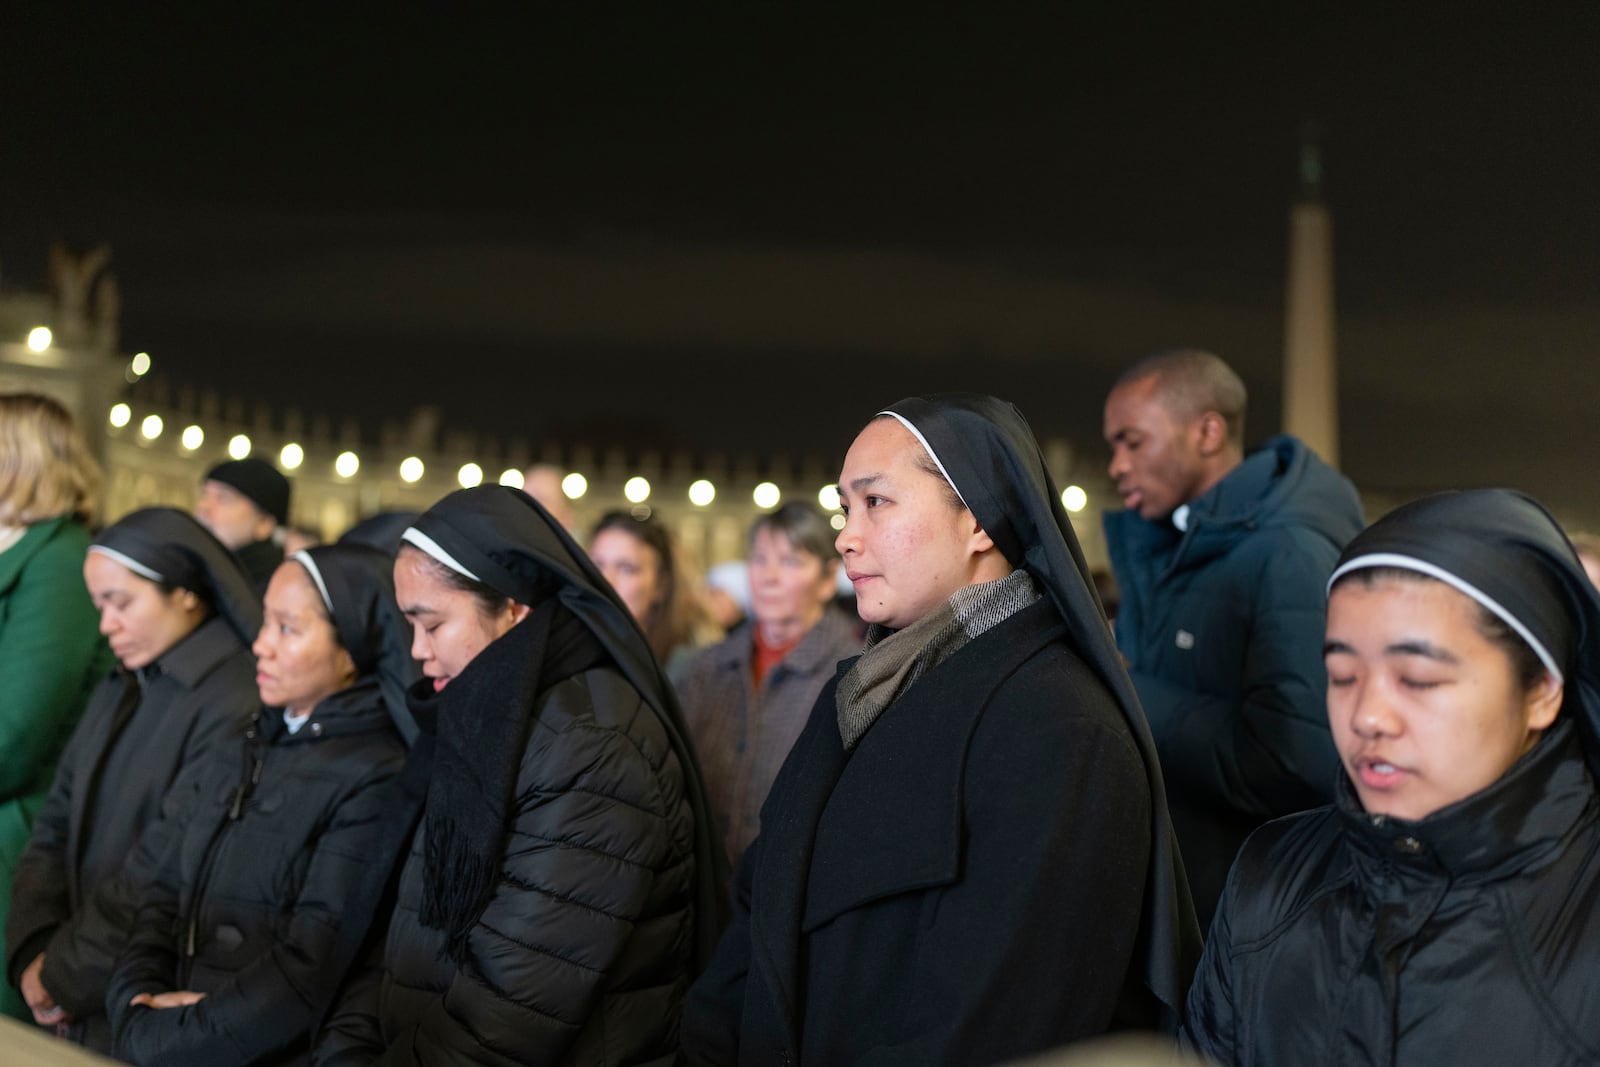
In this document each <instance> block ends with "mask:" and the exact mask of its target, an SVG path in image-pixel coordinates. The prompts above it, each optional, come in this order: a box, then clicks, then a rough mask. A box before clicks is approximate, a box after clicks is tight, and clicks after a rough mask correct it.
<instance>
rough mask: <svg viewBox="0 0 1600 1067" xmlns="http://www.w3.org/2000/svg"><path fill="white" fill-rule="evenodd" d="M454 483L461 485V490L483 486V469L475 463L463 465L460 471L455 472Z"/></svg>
mask: <svg viewBox="0 0 1600 1067" xmlns="http://www.w3.org/2000/svg"><path fill="white" fill-rule="evenodd" d="M456 481H458V482H460V483H461V488H463V489H471V488H473V487H474V486H479V485H482V484H483V468H482V467H480V466H478V465H477V464H476V463H463V464H462V465H461V469H460V470H458V471H456Z"/></svg>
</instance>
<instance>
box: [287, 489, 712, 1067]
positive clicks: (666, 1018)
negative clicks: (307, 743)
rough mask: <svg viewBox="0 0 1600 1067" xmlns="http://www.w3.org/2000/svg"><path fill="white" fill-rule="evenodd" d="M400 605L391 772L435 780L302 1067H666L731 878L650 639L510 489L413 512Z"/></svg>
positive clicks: (543, 517) (458, 496)
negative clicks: (393, 883) (402, 655)
mask: <svg viewBox="0 0 1600 1067" xmlns="http://www.w3.org/2000/svg"><path fill="white" fill-rule="evenodd" d="M395 588H396V591H397V593H398V596H399V601H400V606H401V608H402V609H403V610H404V611H405V613H406V616H407V617H408V618H409V619H410V620H411V621H412V623H413V625H414V627H415V639H414V643H413V648H412V650H413V654H414V655H415V657H416V658H417V660H418V661H419V662H420V663H421V665H422V671H423V674H424V675H425V678H424V680H423V682H421V683H419V685H417V686H416V687H414V688H413V690H412V692H411V699H410V707H411V709H412V712H413V714H414V715H415V717H416V719H417V722H418V726H419V729H420V735H419V737H420V739H419V742H418V745H417V751H418V753H419V755H420V756H421V757H423V758H422V759H420V760H416V761H414V762H413V765H412V766H411V767H408V769H407V772H406V777H407V778H412V777H413V772H414V771H415V769H416V768H417V767H419V766H423V765H424V764H425V765H426V766H427V767H428V768H429V771H428V774H427V775H426V779H425V781H423V782H422V784H421V795H420V796H416V794H415V793H414V792H413V793H412V794H411V795H413V796H415V799H416V800H417V801H418V807H420V809H421V810H420V815H419V816H418V817H417V818H416V819H415V823H416V829H415V832H414V833H412V832H411V831H410V826H411V825H412V823H411V821H409V820H407V819H405V818H403V817H400V815H399V812H397V818H398V821H397V822H396V823H395V826H396V827H398V828H400V829H401V830H402V832H403V833H402V836H400V838H399V844H400V846H401V848H402V850H408V851H409V854H408V855H407V854H406V852H405V851H401V853H400V855H399V856H398V857H397V859H399V860H400V861H401V863H403V867H402V870H401V873H400V877H399V882H398V888H397V890H396V891H395V894H394V904H393V907H392V912H391V914H389V915H386V916H383V917H381V919H380V921H379V922H378V923H377V924H375V930H377V931H379V932H380V933H381V930H382V926H383V920H387V933H386V935H382V953H381V956H382V963H381V968H379V969H377V970H376V971H374V970H373V969H371V968H369V969H367V970H366V971H365V972H363V974H362V975H361V976H360V977H358V978H357V979H356V980H355V981H353V982H352V983H351V985H350V986H349V987H348V988H347V990H346V992H345V995H344V997H343V998H342V999H341V1002H340V1004H339V1007H338V1009H337V1010H336V1011H335V1012H334V1013H332V1015H331V1017H330V1018H329V1020H328V1021H327V1023H326V1025H325V1026H324V1028H323V1030H322V1032H321V1034H320V1036H319V1040H318V1048H317V1054H316V1060H315V1062H317V1063H321V1064H339V1065H345V1064H366V1063H374V1062H378V1063H384V1064H436V1065H441V1067H442V1065H447V1064H448V1065H454V1064H495V1065H506V1064H591V1063H592V1064H600V1063H618V1064H621V1063H627V1064H647V1063H650V1064H654V1063H659V1064H670V1063H672V1062H674V1060H675V1057H676V1054H677V1045H678V1023H679V1016H680V1011H681V1007H682V1000H683V996H684V991H685V990H686V989H687V987H688V985H689V982H690V980H691V979H692V977H693V976H694V974H695V973H696V972H697V971H698V969H699V967H700V966H701V965H702V964H703V962H704V960H705V959H706V958H708V957H709V955H710V951H711V948H712V946H713V945H714V944H715V938H716V935H717V932H718V930H719V929H720V924H721V920H722V908H721V906H720V898H721V892H722V885H723V880H724V874H723V872H719V867H718V862H717V861H718V858H719V857H720V856H721V847H720V844H719V838H718V837H717V836H716V834H715V832H714V830H713V828H712V825H711V822H710V818H709V814H708V812H707V810H706V805H705V798H704V794H703V790H702V788H701V786H700V779H699V773H698V770H697V765H696V763H695V759H694V755H693V751H692V750H691V748H690V747H689V745H688V742H687V740H686V735H685V732H684V730H683V727H682V724H681V720H680V718H679V713H678V710H677V705H676V702H675V700H674V698H673V696H672V693H671V690H670V688H669V687H668V686H667V684H666V682H665V681H664V679H663V677H662V674H661V671H660V668H659V667H658V666H657V664H656V662H655V660H654V658H653V657H652V656H651V654H650V651H649V646H648V645H647V644H646V642H645V639H644V635H643V633H642V632H641V631H640V630H639V628H638V625H637V624H636V623H634V621H633V619H632V617H631V616H630V615H629V614H628V612H627V609H626V608H625V607H624V606H623V605H622V603H621V601H619V600H618V599H617V597H616V595H615V594H614V593H613V592H612V591H611V589H610V587H609V586H608V585H606V583H605V581H604V579H603V578H601V577H600V574H599V572H598V571H597V570H595V568H594V565H593V564H592V563H590V562H589V560H588V558H587V557H586V556H585V555H584V553H583V551H582V550H581V549H579V548H578V546H577V545H576V544H575V543H574V542H573V541H572V539H571V538H570V537H568V536H567V534H566V533H565V531H564V530H562V529H561V527H560V526H559V525H558V524H557V523H556V522H554V520H552V519H551V518H550V516H549V515H548V514H547V513H546V512H545V511H544V510H543V509H542V508H540V507H539V506H538V505H537V504H535V503H534V501H533V500H532V499H531V498H529V497H528V496H527V495H526V494H524V493H522V492H520V491H518V490H514V489H508V488H505V487H502V486H485V487H481V488H476V489H465V490H461V491H458V492H455V493H452V494H451V495H449V496H447V497H445V498H444V499H443V500H442V501H440V502H439V503H438V504H436V505H434V507H432V508H430V509H429V510H428V511H426V512H424V513H423V514H422V515H421V516H420V517H419V518H418V519H417V521H416V523H415V525H413V526H412V527H410V528H409V529H407V530H406V531H405V534H404V538H403V541H402V545H401V548H400V551H399V554H398V556H397V557H396V560H395ZM401 806H403V805H401ZM375 862H377V861H376V860H375ZM348 925H349V926H350V934H351V936H355V934H356V933H357V932H358V927H360V926H361V925H362V924H360V923H359V922H351V923H349V924H348Z"/></svg>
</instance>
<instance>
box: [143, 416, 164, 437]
mask: <svg viewBox="0 0 1600 1067" xmlns="http://www.w3.org/2000/svg"><path fill="white" fill-rule="evenodd" d="M161 427H162V422H161V416H160V415H146V416H145V417H144V421H143V422H141V423H140V424H139V432H140V433H141V434H143V435H144V439H145V440H146V441H154V440H155V439H156V438H158V437H160V436H161Z"/></svg>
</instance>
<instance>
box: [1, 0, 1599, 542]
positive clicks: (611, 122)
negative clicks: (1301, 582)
mask: <svg viewBox="0 0 1600 1067" xmlns="http://www.w3.org/2000/svg"><path fill="white" fill-rule="evenodd" d="M35 6H36V7H37V6H39V5H35ZM864 6H865V5H855V6H851V7H841V8H838V9H826V10H825V9H821V8H819V7H817V6H815V5H807V6H804V7H802V6H800V5H792V6H788V7H782V8H780V7H779V6H777V5H741V6H739V7H732V6H729V8H728V9H727V10H725V11H721V12H719V13H716V14H701V15H697V16H695V17H693V18H691V17H689V16H686V15H685V14H684V13H683V12H682V11H680V10H678V6H677V5H657V4H652V5H639V6H638V7H637V8H622V7H607V8H604V9H603V10H604V11H605V12H607V13H605V14H601V11H602V8H601V7H600V6H599V5H575V6H574V7H573V9H572V10H571V11H570V12H568V13H566V14H562V15H551V16H546V17H542V18H537V19H536V18H531V17H528V16H526V15H525V16H522V17H520V18H515V19H511V18H506V17H490V16H489V15H488V14H486V13H477V14H475V13H474V11H473V9H470V8H464V9H461V10H453V11H451V12H450V13H449V14H448V15H443V16H434V17H431V18H430V17H423V16H416V17H413V18H409V20H408V19H407V17H406V16H402V15H397V14H395V13H394V12H392V11H385V10H380V9H377V8H374V9H372V10H370V11H368V12H366V13H364V14H337V15H330V14H327V13H325V12H322V11H315V10H314V9H311V8H304V9H290V8H289V7H287V6H281V7H280V6H275V7H273V8H270V9H268V8H265V7H262V8H259V9H256V10H255V11H254V13H253V14H245V15H238V14H233V13H229V14H227V15H220V14H218V13H217V12H216V11H210V10H207V11H205V12H204V13H199V12H201V11H202V9H200V8H196V9H195V10H196V12H197V13H196V14H193V15H179V14H170V13H169V14H166V15H161V14H153V13H149V12H144V11H136V10H134V7H135V5H119V6H117V7H115V8H111V9H110V10H108V11H94V10H92V9H90V8H87V7H80V6H77V5H69V4H60V5H49V6H48V8H46V9H44V10H34V11H21V10H14V11H10V12H8V14H7V15H6V17H5V25H4V32H3V34H0V37H3V41H0V194H3V195H0V272H3V273H0V277H3V279H4V282H5V284H7V285H10V286H14V287H24V288H42V287H43V285H44V261H45V252H46V248H47V245H48V242H49V241H50V240H51V239H52V238H55V237H60V238H64V239H67V240H69V241H73V242H78V243H81V244H90V243H95V242H99V241H108V242H110V243H111V244H112V245H113V247H114V249H115V261H114V269H115V271H116V273H117V275H118V279H119V281H120V283H121V286H122V294H123V318H122V323H123V347H124V348H125V349H127V350H129V351H134V350H139V349H145V350H148V351H150V352H151V354H152V355H153V356H154V357H155V360H156V374H155V377H157V378H158V379H160V380H162V381H165V382H167V383H169V384H170V385H172V386H173V387H174V388H176V387H177V386H179V385H189V386H195V387H204V388H215V389H218V390H220V391H223V392H225V393H232V394H235V395H241V396H246V397H251V398H256V397H259V398H261V399H264V400H267V401H270V402H274V403H287V402H291V401H292V402H296V403H300V404H301V405H302V406H303V407H304V408H305V409H306V410H307V411H308V413H311V414H316V413H322V414H327V415H330V416H332V417H333V418H334V419H335V420H337V419H339V418H341V417H344V416H355V417H357V418H360V419H361V420H362V421H363V423H364V424H365V425H366V427H367V428H368V430H369V432H373V433H375V431H376V429H377V427H378V425H379V424H380V423H381V421H382V420H384V419H385V418H395V417H399V416H403V415H404V413H405V412H406V411H407V410H408V409H410V408H411V407H413V406H414V405H416V404H420V403H436V404H438V405H439V406H440V408H441V410H442V418H443V422H444V425H445V426H446V428H473V429H478V430H484V431H487V432H491V433H495V434H500V435H504V436H507V437H509V436H512V435H516V436H520V437H522V438H526V439H528V440H530V441H532V442H535V443H537V442H541V441H545V440H583V441H585V442H587V443H589V444H590V445H591V446H594V447H597V448H599V449H602V450H603V449H604V448H605V447H607V446H608V445H611V444H621V445H625V446H627V447H630V448H641V447H654V448H658V449H660V450H662V451H664V452H670V451H673V450H676V449H685V448H686V449H693V450H697V451H708V450H718V451H722V452H724V453H739V452H744V451H752V452H756V453H761V454H777V453H790V454H816V455H820V456H823V457H828V462H830V464H831V463H836V462H837V459H838V457H839V456H840V455H841V454H842V450H843V448H844V446H845V444H846V443H847V442H848V440H849V437H850V435H851V433H852V432H853V431H854V430H855V429H856V428H857V427H858V426H859V424H860V423H862V422H863V421H864V420H865V419H866V418H867V417H868V416H870V415H871V413H872V412H873V411H875V410H877V408H878V407H881V406H882V405H883V404H884V403H886V402H889V401H892V400H894V399H896V398H898V397H900V396H902V395H905V394H908V393H915V392H927V391H932V390H939V389H948V388H966V389H980V390H983V391H987V392H993V393H997V394H1000V395H1003V396H1008V397H1010V398H1012V399H1015V400H1017V401H1018V402H1019V404H1020V405H1021V406H1022V408H1023V410H1024V411H1025V412H1026V413H1027V414H1028V416H1029V418H1030V419H1031V421H1032V422H1033V423H1034V425H1035V427H1036V429H1038V430H1039V431H1040V433H1041V435H1043V436H1050V435H1068V436H1071V437H1072V438H1074V439H1075V440H1076V442H1077V444H1078V448H1079V455H1080V456H1081V457H1082V458H1083V460H1084V462H1092V463H1093V464H1095V465H1098V464H1100V463H1101V462H1103V458H1104V448H1103V446H1102V445H1101V444H1100V443H1099V420H1100V406H1101V403H1102V401H1103V398H1104V393H1105V389H1106V387H1107V386H1108V384H1109V383H1110V381H1111V380H1112V378H1113V377H1114V376H1115V374H1116V372H1117V370H1118V368H1119V367H1120V366H1122V365H1125V364H1126V363H1127V362H1128V361H1131V360H1132V359H1134V358H1137V357H1138V356H1140V355H1142V354H1144V353H1146V352H1148V351H1150V350H1153V349H1155V348H1160V347H1167V346H1170V345H1174V344H1193V345H1201V346H1205V347H1209V348H1212V349H1213V350H1215V351H1217V352H1219V353H1220V354H1221V355H1223V356H1224V357H1225V358H1227V359H1228V360H1229V361H1230V362H1232V363H1233V364H1234V365H1235V366H1236V367H1237V368H1238V369H1239V370H1240V372H1241V373H1242V374H1243V375H1244V376H1245V378H1246V381H1247V383H1248V384H1249V385H1250V387H1251V389H1252V409H1251V419H1250V436H1251V437H1252V438H1254V439H1259V438H1260V437H1263V436H1265V435H1266V434H1268V433H1270V432H1272V431H1273V430H1275V429H1276V423H1277V419H1278V407H1279V398H1278V390H1279V388H1280V381H1279V366H1278V362H1279V359H1280V356H1281V348H1282V291H1283V259H1284V242H1285V237H1286V210H1287V207H1288V204H1289V202H1290V199H1291V197H1292V195H1293V192H1294V188H1295V165H1296V155H1297V139H1298V136H1299V131H1300V128H1301V126H1302V123H1303V122H1304V121H1305V120H1306V119H1308V118H1311V119H1315V120H1316V121H1317V123H1318V124H1319V125H1320V127H1321V128H1322V130H1323V135H1322V142H1323V152H1324V161H1325V171H1326V175H1327V186H1326V188H1327V198H1328V201H1329V203H1330V205H1331V207H1332V210H1333V213H1334V219H1335V228H1336V240H1337V245H1338V289H1339V293H1338V296H1339V304H1340V320H1339V331H1340V336H1339V346H1340V355H1341V361H1342V364H1341V375H1342V402H1343V435H1344V466H1345V469H1346V471H1347V472H1348V473H1350V474H1351V476H1352V477H1353V478H1355V480H1356V481H1357V482H1358V484H1361V485H1363V486H1365V487H1370V488H1376V489H1385V490H1391V491H1399V492H1412V491H1418V490H1422V489H1429V488H1442V487H1446V486H1452V485H1474V484H1496V483H1498V484H1512V485H1516V486H1519V487H1523V488H1527V489H1530V490H1532V491H1534V492H1535V493H1538V494H1540V495H1541V496H1544V497H1546V498H1547V499H1548V500H1549V501H1550V502H1551V503H1552V504H1554V505H1555V506H1557V507H1558V508H1560V509H1562V510H1564V511H1565V512H1566V513H1568V514H1573V515H1580V516H1583V517H1584V518H1585V519H1586V520H1591V517H1592V520H1591V521H1600V494H1597V493H1596V491H1595V490H1594V488H1593V487H1592V478H1593V475H1592V474H1591V473H1590V472H1592V471H1594V470H1595V469H1597V468H1600V430H1597V429H1596V427H1595V422H1596V420H1595V417H1594V407H1595V397H1596V395H1597V386H1600V374H1597V371H1596V359H1595V356H1596V353H1597V351H1600V286H1597V279H1600V196H1597V192H1596V191H1597V190H1600V133H1597V131H1600V65H1597V64H1596V63H1595V62H1594V58H1593V57H1594V55H1595V54H1596V52H1597V50H1600V14H1597V13H1596V9H1595V8H1593V7H1590V8H1588V10H1587V13H1576V12H1571V13H1563V14H1562V15H1561V16H1560V17H1559V18H1557V17H1556V16H1549V17H1548V18H1547V19H1543V20H1541V18H1540V17H1539V16H1537V15H1536V14H1532V13H1530V12H1531V11H1532V10H1533V9H1528V10H1524V11H1518V12H1516V13H1515V14H1514V15H1508V17H1507V18H1506V19H1505V20H1503V21H1490V20H1488V19H1486V18H1483V17H1482V16H1477V15H1469V14H1468V13H1467V9H1466V8H1464V7H1462V6H1460V5H1451V6H1445V5H1439V6H1432V5H1428V6H1426V7H1425V8H1424V7H1421V6H1410V5H1408V6H1407V7H1406V11H1405V12H1404V13H1399V12H1396V11H1393V10H1389V9H1388V8H1385V7H1378V6H1374V7H1370V8H1362V9H1361V10H1359V11H1357V10H1354V9H1353V6H1352V5H1341V6H1340V7H1338V8H1337V9H1334V8H1332V7H1329V8H1328V9H1327V13H1325V14H1323V15H1317V14H1313V13H1307V12H1306V11H1303V10H1300V8H1299V6H1298V5H1290V6H1287V7H1288V9H1287V10H1283V11H1277V10H1276V9H1267V8H1265V7H1261V8H1259V9H1258V8H1257V7H1256V6H1255V5H1251V8H1252V10H1251V11H1249V12H1243V11H1240V12H1236V13H1231V14H1222V13H1204V12H1197V11H1195V8H1197V7H1199V5H1183V6H1182V7H1181V8H1178V7H1174V8H1173V9H1172V10H1173V11H1175V12H1176V11H1182V12H1183V14H1176V13H1174V14H1163V13H1161V9H1156V10H1151V11H1145V12H1139V11H1133V10H1128V8H1130V7H1132V5H1124V4H1104V5H1100V4H1071V5H1068V4H1060V5H1052V6H1051V7H1050V8H1048V9H1044V12H1047V13H1033V14H1029V13H1028V11H1029V9H1027V8H1022V7H1001V6H998V5H988V6H986V8H985V10H982V11H974V12H972V13H969V14H966V15H960V14H949V13H946V14H942V15H938V16H930V15H927V14H912V13H899V14H863V12H862V11H860V10H857V7H864ZM1236 6H1239V5H1236ZM1396 6H1398V5H1396ZM1573 6H1574V7H1575V6H1576V5H1573ZM140 388H146V387H145V386H141V387H140Z"/></svg>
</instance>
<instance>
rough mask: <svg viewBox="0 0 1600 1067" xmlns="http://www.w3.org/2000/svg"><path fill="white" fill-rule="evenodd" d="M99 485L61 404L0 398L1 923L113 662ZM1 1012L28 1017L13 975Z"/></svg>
mask: <svg viewBox="0 0 1600 1067" xmlns="http://www.w3.org/2000/svg"><path fill="white" fill-rule="evenodd" d="M99 482H100V471H99V469H98V468H97V467H96V465H95V462H94V459H93V457H92V456H90V454H89V449H88V446H87V445H86V444H85V443H84V441H83V437H82V435H80V434H79V433H78V431H77V428H76V427H75V426H74V425H73V422H72V416H71V415H69V414H68V413H67V411H66V409H65V408H63V407H62V406H61V405H60V404H59V403H57V402H56V401H55V400H52V399H50V398H49V397H44V396H38V395H35V394H31V393H8V394H4V395H0V687H3V688H0V924H4V922H5V919H6V913H7V910H8V903H9V900H10V893H11V882H12V879H13V877H14V875H15V870H16V864H17V858H18V857H19V856H20V855H21V854H22V850H23V848H24V847H25V846H26V845H27V844H28V834H29V831H30V829H31V827H32V825H33V816H34V813H35V812H36V811H37V810H38V809H39V808H40V806H41V805H43V804H44V800H45V796H46V794H47V793H48V792H49V789H50V780H51V778H52V777H54V775H55V768H56V761H57V760H58V759H60V757H61V749H62V746H63V745H65V744H66V741H67V737H68V736H69V735H70V734H71V733H72V728H73V726H74V725H76V723H77V721H78V716H79V715H80V714H81V713H82V711H83V707H84V703H85V702H86V701H87V700H88V698H89V693H90V692H91V691H92V690H93V688H94V687H95V686H96V685H98V684H99V683H100V681H101V680H102V679H103V678H104V677H105V676H106V672H107V671H109V670H110V669H111V665H112V657H111V650H110V649H109V648H107V647H106V642H105V638H104V637H102V636H101V635H100V633H99V630H98V627H97V626H96V619H95V612H94V605H93V603H91V602H90V600H89V591H88V590H87V589H86V588H85V587H84V584H83V556H84V553H85V552H86V551H87V550H88V548H89V533H88V530H87V528H86V526H85V524H86V523H87V522H88V521H89V518H90V515H91V513H92V512H93V511H94V503H95V492H96V490H97V489H98V488H99ZM0 928H3V926H0ZM4 944H5V942H3V941H0V947H3V946H4ZM0 958H4V957H3V956H0ZM0 1010H4V1012H5V1013H6V1014H7V1015H12V1016H15V1017H17V1018H19V1019H30V1018H32V1012H30V1011H29V1010H28V1007H27V1005H26V1004H25V1003H24V1002H23V1000H22V998H21V996H19V995H18V993H17V990H16V988H15V983H14V982H13V983H10V984H6V985H3V986H0Z"/></svg>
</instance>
